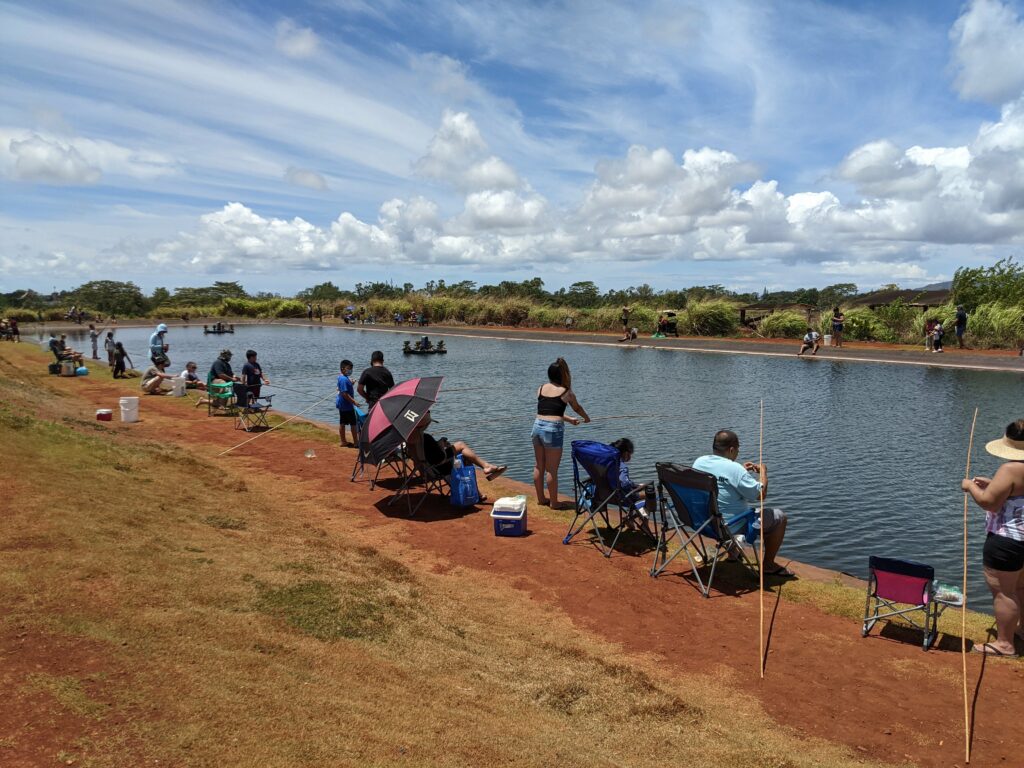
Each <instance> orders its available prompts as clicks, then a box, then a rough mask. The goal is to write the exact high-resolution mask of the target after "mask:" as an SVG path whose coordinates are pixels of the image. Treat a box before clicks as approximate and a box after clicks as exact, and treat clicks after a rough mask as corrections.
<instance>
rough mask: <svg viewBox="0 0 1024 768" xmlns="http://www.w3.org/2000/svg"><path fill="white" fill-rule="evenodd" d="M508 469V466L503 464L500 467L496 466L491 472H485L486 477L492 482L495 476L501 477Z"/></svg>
mask: <svg viewBox="0 0 1024 768" xmlns="http://www.w3.org/2000/svg"><path fill="white" fill-rule="evenodd" d="M507 469H508V467H507V466H505V465H504V464H502V465H501V466H500V467H495V468H494V469H493V470H491V471H490V472H485V473H484V477H485V478H487V482H491V480H493V479H494V478H496V477H501V475H503V474H504V473H505V470H507Z"/></svg>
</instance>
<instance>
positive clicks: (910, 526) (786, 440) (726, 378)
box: [70, 326, 1022, 609]
mask: <svg viewBox="0 0 1024 768" xmlns="http://www.w3.org/2000/svg"><path fill="white" fill-rule="evenodd" d="M236 329H237V332H236V333H235V334H234V335H233V336H212V335H211V336H204V335H203V332H202V329H201V328H188V329H181V328H172V329H171V331H170V333H169V334H168V340H169V342H170V344H171V353H170V354H171V358H172V360H173V361H174V365H173V366H172V370H174V371H175V372H176V371H178V370H180V369H181V368H183V367H184V364H185V362H186V361H187V360H195V361H196V362H198V363H199V368H200V372H204V371H206V370H208V367H209V365H210V363H211V362H212V361H213V359H214V357H215V356H216V354H217V352H218V351H219V350H220V349H221V348H223V347H230V348H231V349H232V351H233V352H234V354H235V358H234V359H235V361H238V362H239V366H238V367H240V363H241V361H243V360H244V356H243V355H244V352H245V350H246V349H247V348H253V349H255V350H257V351H258V352H259V356H260V360H261V362H262V364H263V368H264V371H265V372H266V373H267V375H268V376H269V377H270V380H271V381H272V382H274V383H275V384H279V385H283V386H286V387H289V388H291V389H294V390H297V391H298V392H292V391H284V390H277V394H276V396H275V398H274V405H275V407H277V408H280V409H281V410H286V411H290V412H293V413H295V412H298V411H300V410H302V409H304V408H306V407H308V406H309V405H310V404H312V403H313V402H315V401H316V400H318V399H319V398H321V397H323V396H325V395H329V394H331V393H332V392H333V391H334V378H335V376H336V375H337V371H338V362H339V361H340V360H341V359H342V358H349V359H351V360H352V361H353V362H354V363H355V372H356V376H358V374H359V372H360V371H361V370H362V368H363V367H365V366H366V365H368V364H369V358H370V353H371V352H372V351H373V350H374V349H382V350H383V351H384V353H385V362H386V364H387V365H388V367H389V368H390V369H391V371H392V372H393V373H394V375H395V379H396V381H401V380H402V379H406V378H411V377H414V376H433V375H443V376H445V382H444V386H443V388H442V396H441V401H440V402H439V403H438V404H437V406H436V407H435V410H434V413H435V416H436V418H437V420H438V421H439V422H440V423H439V424H438V425H437V426H436V427H435V430H434V431H435V434H437V436H440V435H441V434H445V435H446V436H448V437H449V438H452V439H455V438H459V439H464V440H466V441H467V442H469V443H470V444H471V445H473V446H474V447H477V448H478V449H479V450H480V452H481V453H482V454H483V455H484V456H485V457H486V458H487V459H488V460H490V461H493V462H495V463H501V464H508V466H509V472H508V474H509V476H511V477H513V478H515V479H517V480H522V481H525V482H530V479H531V471H532V468H533V450H532V448H531V445H530V438H529V435H530V427H531V424H532V421H533V414H534V407H535V403H536V400H535V398H536V390H537V387H538V386H539V385H540V384H541V383H542V381H543V380H544V377H545V371H546V369H547V366H548V364H549V363H550V362H551V361H552V360H553V359H554V358H555V357H556V356H557V355H563V356H565V358H566V359H567V360H568V361H569V363H570V365H571V367H572V371H573V384H574V389H575V390H576V392H577V394H578V396H579V399H580V402H581V403H582V404H583V405H584V407H585V408H586V409H587V410H588V411H589V413H590V415H591V416H592V417H594V418H597V419H598V420H597V421H596V422H595V423H593V424H591V425H586V426H580V427H571V426H568V427H567V428H566V430H567V431H566V437H567V440H568V439H582V438H586V439H592V440H602V441H611V440H614V439H616V438H618V437H623V436H626V437H630V438H631V439H632V440H633V442H634V443H635V444H636V448H637V450H636V455H635V457H634V458H633V461H632V467H631V470H632V474H633V476H634V478H636V479H640V480H643V479H652V478H653V475H654V463H655V462H656V461H679V462H684V463H689V462H691V461H692V460H693V459H694V458H696V457H697V456H699V455H700V454H702V453H706V452H709V451H710V447H711V439H712V436H713V435H714V433H715V431H716V430H718V429H722V428H727V429H733V430H735V431H736V432H737V433H738V434H739V436H740V441H741V448H740V451H741V459H750V460H756V459H757V448H758V404H759V402H760V400H761V399H762V398H763V399H764V402H765V425H764V458H765V461H766V462H767V464H768V469H769V478H770V482H769V490H770V497H769V502H770V503H771V505H772V506H779V507H783V508H784V509H786V510H787V512H788V513H789V516H790V526H789V531H788V533H787V540H786V544H785V549H784V554H788V555H790V556H792V557H794V558H796V559H798V560H802V561H805V562H809V563H814V564H816V565H820V566H823V567H826V568H832V569H836V570H842V571H847V572H849V573H852V574H855V575H859V576H863V575H864V574H865V571H866V565H867V558H868V555H869V554H885V555H892V556H898V557H908V558H913V559H919V560H923V561H925V562H928V563H931V564H933V565H934V566H935V567H936V569H937V571H938V573H939V575H940V577H941V578H943V579H947V580H950V581H954V582H959V574H960V570H961V564H960V552H961V546H962V540H961V525H962V513H963V506H962V505H963V501H962V499H963V496H962V494H961V492H960V490H959V481H960V478H961V477H962V476H963V472H964V462H965V459H966V452H967V437H968V431H969V429H970V423H971V415H972V412H973V409H974V407H975V406H976V405H977V406H980V408H981V412H980V413H979V416H978V428H977V440H976V443H977V444H979V445H982V444H984V442H985V441H986V440H989V439H992V438H994V437H996V436H998V435H999V434H1001V433H1002V430H1003V429H1004V428H1005V426H1006V424H1007V423H1008V422H1010V421H1011V420H1012V419H1014V418H1017V417H1019V416H1021V415H1022V414H1021V413H1020V412H1019V404H1018V403H1019V401H1018V400H1017V396H1018V391H1019V387H1020V380H1019V378H1018V376H1017V375H1015V374H1006V373H986V372H974V371H958V370H945V369H941V368H925V367H917V366H897V365H881V364H870V363H844V362H837V361H828V360H820V359H813V360H808V359H801V360H797V359H796V358H795V357H794V359H792V360H788V359H779V358H769V357H754V356H745V355H716V354H701V353H688V352H673V351H669V350H663V349H659V350H649V349H645V350H641V349H635V348H628V347H618V346H606V347H605V346H600V347H598V346H585V345H579V344H561V343H557V342H556V343H548V342H533V341H532V342H516V341H495V340H488V339H472V338H459V337H449V338H447V339H446V343H447V345H448V347H449V349H450V352H449V354H448V355H446V356H429V357H428V356H424V357H414V356H403V355H402V354H401V352H400V350H401V347H402V341H403V340H404V339H414V338H415V337H416V334H415V333H414V332H410V333H409V334H408V335H396V334H384V333H377V332H372V331H361V330H345V331H339V330H338V329H335V328H306V327H289V326H236ZM149 332H150V330H149V329H121V330H119V331H117V338H118V339H119V340H120V341H123V342H124V343H125V346H126V348H127V349H128V350H129V353H130V354H131V356H132V358H133V359H134V360H135V362H136V365H140V364H142V363H141V362H140V361H143V362H144V361H146V359H147V357H148V355H147V353H146V339H147V338H148V335H149ZM70 338H71V339H72V340H73V341H72V343H73V344H75V345H76V346H77V347H78V348H85V347H86V346H87V342H86V341H85V339H84V331H83V332H79V333H77V334H71V335H70ZM435 338H445V337H444V336H443V335H437V336H436V337H435ZM794 351H795V349H794ZM455 390H459V391H455ZM446 392H447V394H445V393H446ZM299 393H302V394H299ZM336 414H337V412H336V411H335V409H334V407H333V399H328V400H327V401H326V402H325V403H323V404H322V405H320V406H318V407H317V408H315V409H314V410H312V411H310V412H309V414H308V415H309V416H310V417H313V418H316V419H319V420H322V421H324V422H328V423H331V424H336V423H337V415H336ZM620 415H640V417H639V418H631V419H621V420H619V419H613V420H608V421H601V420H600V417H607V416H620ZM235 437H236V435H235V434H234V433H232V432H231V431H230V430H226V431H225V434H224V444H225V447H228V446H230V445H232V444H233V443H234V442H235ZM566 453H567V454H568V450H567V451H566ZM997 466H998V462H997V461H996V460H995V459H993V457H991V456H989V455H988V454H986V453H985V452H984V451H983V450H981V449H978V450H976V451H975V456H974V462H973V464H972V472H973V473H975V474H987V475H990V474H992V473H993V472H994V471H995V469H996V467H997ZM344 470H345V468H343V467H339V472H338V479H339V482H341V481H342V479H343V476H344V475H345V471H344ZM571 475H572V467H571V462H570V460H569V457H568V455H566V456H565V458H564V459H563V463H562V471H561V474H560V480H561V483H560V485H561V488H562V491H563V493H565V492H569V491H571V486H570V483H571ZM970 509H971V524H970V532H971V535H972V541H971V543H970V549H971V558H972V559H971V563H972V565H971V569H970V572H971V580H970V584H969V595H970V597H971V598H972V600H973V601H975V602H974V607H975V608H977V609H982V608H985V609H987V608H988V606H989V604H990V598H989V595H988V592H987V590H986V589H985V588H984V585H983V583H982V581H981V545H982V539H983V536H984V518H983V513H982V512H981V511H980V510H978V508H977V507H976V506H974V505H973V504H972V506H971V508H970Z"/></svg>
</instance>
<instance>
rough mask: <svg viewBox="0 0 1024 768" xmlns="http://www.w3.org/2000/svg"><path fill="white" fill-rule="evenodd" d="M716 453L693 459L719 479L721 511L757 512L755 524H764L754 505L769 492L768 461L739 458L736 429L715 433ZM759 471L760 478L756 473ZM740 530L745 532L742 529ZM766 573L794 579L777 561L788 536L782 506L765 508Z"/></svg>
mask: <svg viewBox="0 0 1024 768" xmlns="http://www.w3.org/2000/svg"><path fill="white" fill-rule="evenodd" d="M712 451H713V453H712V454H711V455H708V456H701V457H700V458H699V459H697V460H696V461H695V462H693V468H694V469H697V470H700V471H701V472H707V473H708V474H710V475H714V476H715V477H716V478H718V511H719V512H721V513H722V516H723V517H724V518H725V519H726V520H728V519H729V518H731V517H733V516H735V515H741V514H743V513H744V512H752V513H753V527H754V529H757V527H758V526H759V525H760V520H759V519H758V513H757V510H756V509H754V508H752V507H751V505H752V504H755V503H756V502H757V501H758V499H759V498H761V497H762V496H764V497H767V495H768V468H767V467H766V466H765V465H764V464H754V463H752V462H749V461H748V462H746V463H744V464H740V463H739V462H737V461H736V458H737V457H738V456H739V452H740V439H739V437H738V436H737V435H736V433H735V432H730V431H729V430H727V429H723V430H721V431H720V432H718V433H717V434H716V435H715V440H714V443H713V444H712ZM754 473H756V475H757V476H756V477H755V475H754ZM738 533H742V532H741V531H739V532H738ZM763 535H764V563H763V567H764V573H765V575H766V576H776V577H779V578H785V579H791V578H793V577H794V576H795V574H794V573H793V572H792V571H790V570H789V569H788V568H786V567H785V566H784V565H780V564H779V563H777V562H775V557H776V555H777V554H778V552H779V548H780V547H781V546H782V539H783V538H784V537H785V535H786V515H785V513H783V511H782V510H781V509H770V508H769V507H765V509H764V531H763Z"/></svg>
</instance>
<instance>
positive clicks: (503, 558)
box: [0, 367, 1024, 766]
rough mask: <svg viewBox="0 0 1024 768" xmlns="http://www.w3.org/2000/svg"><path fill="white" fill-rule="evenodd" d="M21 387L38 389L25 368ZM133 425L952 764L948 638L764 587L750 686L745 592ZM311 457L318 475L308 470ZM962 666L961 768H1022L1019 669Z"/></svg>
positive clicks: (189, 415) (539, 531)
mask: <svg viewBox="0 0 1024 768" xmlns="http://www.w3.org/2000/svg"><path fill="white" fill-rule="evenodd" d="M21 373H22V374H23V375H24V376H26V377H30V376H34V375H37V374H36V373H35V372H34V371H32V372H29V371H28V370H27V368H24V367H23V368H22V370H21ZM50 382H52V385H53V386H54V387H56V388H57V389H58V390H59V392H61V393H62V394H63V395H64V396H65V397H66V401H65V406H64V408H65V409H66V411H67V413H68V415H69V416H72V417H74V418H77V419H90V418H91V416H92V412H93V409H95V408H99V407H112V405H111V404H114V405H116V403H117V398H118V397H119V396H121V395H123V394H124V393H125V391H124V388H123V387H122V386H119V385H118V384H117V383H115V382H109V381H104V380H100V379H99V377H90V378H88V379H67V380H56V379H52V380H50ZM50 382H48V383H50ZM141 413H142V421H141V422H140V423H138V424H132V425H127V424H125V425H122V424H118V423H114V424H112V425H111V426H110V427H109V429H110V430H111V431H112V432H114V433H122V432H131V433H135V434H138V435H141V436H144V437H146V438H147V439H150V440H159V441H162V442H165V443H167V444H173V445H176V446H181V447H182V448H184V449H186V450H188V451H189V452H190V453H191V454H193V455H194V456H196V457H197V458H198V459H199V460H200V461H202V462H204V463H211V464H218V465H224V466H226V467H227V469H226V471H230V473H232V474H233V475H237V474H238V473H243V474H244V475H248V476H251V477H262V478H272V479H273V483H274V485H275V487H276V489H277V490H278V491H281V492H286V493H287V494H288V495H290V496H292V497H294V498H297V499H306V500H317V502H318V504H317V505H316V506H314V507H312V508H311V507H310V506H308V505H307V506H303V507H301V508H297V509H294V510H292V509H282V510H280V514H281V515H288V516H294V520H292V522H294V523H296V524H301V525H307V526H316V527H317V528H319V529H323V530H324V531H325V532H326V534H325V535H328V536H332V537H339V538H344V537H345V536H346V535H347V532H348V531H351V530H353V529H354V528H355V529H359V530H361V531H364V532H369V533H370V534H371V535H375V536H379V537H382V538H386V539H387V540H388V541H390V542H395V543H396V546H398V547H399V548H400V549H401V550H403V551H405V552H407V553H409V556H410V557H414V558H416V557H419V558H423V557H426V558H428V559H429V560H430V561H431V562H433V563H435V565H434V566H433V568H434V570H435V572H437V573H439V574H442V575H444V574H447V573H451V574H457V573H458V574H465V573H467V572H468V573H469V574H479V577H480V578H486V579H498V580H500V581H501V582H504V583H505V584H507V585H509V586H510V587H512V588H513V589H514V590H515V592H516V594H517V595H518V597H516V598H515V599H522V600H527V601H530V602H531V603H534V604H537V605H540V606H543V607H544V608H545V609H546V610H549V611H552V612H553V615H557V616H559V617H565V618H568V619H569V620H571V622H572V623H573V624H574V625H575V626H576V627H578V628H579V631H580V632H581V633H584V634H586V635H587V636H591V637H596V638H600V639H603V640H605V641H610V642H612V643H615V644H617V645H618V646H619V647H621V648H622V649H623V651H624V652H625V653H627V654H629V655H631V656H635V655H642V656H646V657H648V658H651V659H653V660H654V663H656V664H657V665H658V666H659V667H661V668H662V669H665V670H668V671H669V672H671V673H675V674H680V675H682V674H687V673H695V672H701V673H705V672H707V673H711V674H712V675H714V676H715V677H716V678H717V679H719V680H720V682H721V684H722V685H724V686H726V687H728V688H729V689H734V690H739V691H742V692H744V693H746V694H749V695H750V696H752V697H754V698H755V699H756V700H757V701H759V702H760V703H761V704H762V705H763V708H764V710H765V712H766V713H767V714H768V715H769V716H770V717H771V718H774V720H775V721H776V722H778V723H780V724H782V725H785V726H788V727H790V728H792V729H793V730H794V731H795V732H797V733H798V734H802V735H805V736H813V737H820V738H822V739H825V740H827V741H830V742H836V743H840V744H844V745H848V746H849V747H850V748H851V749H853V750H854V753H855V754H862V755H863V756H864V757H865V759H871V760H885V761H890V762H893V763H902V762H905V761H908V760H909V761H911V762H914V763H916V764H920V765H927V766H948V765H954V764H959V763H960V762H961V761H962V757H963V745H962V736H961V734H962V728H963V703H962V699H961V692H960V690H961V689H960V664H961V661H960V654H959V652H958V649H959V640H958V639H957V638H952V637H944V638H942V641H941V642H940V645H939V648H937V649H935V650H933V651H931V652H928V653H924V652H922V651H921V649H920V646H919V645H918V638H919V635H914V634H906V633H903V632H888V631H883V632H882V633H881V634H879V633H878V631H877V630H876V632H875V633H874V634H873V636H872V637H870V638H867V639H862V638H861V636H860V624H859V622H857V621H855V620H851V619H850V618H844V617H840V616H834V615H830V614H828V613H825V612H822V611H821V610H819V609H818V608H817V607H814V606H813V605H809V604H804V603H794V602H792V601H790V600H789V599H788V598H787V587H786V586H785V585H775V589H774V591H773V592H772V593H770V594H768V595H766V600H765V602H766V609H767V612H768V629H769V650H768V656H767V667H766V673H765V678H764V679H763V680H761V679H759V677H758V673H757V663H758V650H757V648H758V646H757V642H758V640H757V638H758V615H759V613H758V611H759V608H758V593H757V591H756V589H753V588H751V587H750V586H748V585H744V582H743V580H742V579H738V580H732V581H725V582H723V587H724V590H723V591H718V590H716V591H715V592H713V593H712V598H711V599H709V600H704V599H702V598H701V597H700V595H699V593H698V592H697V590H696V589H695V588H694V586H693V584H692V582H690V581H689V580H688V579H687V574H686V571H687V569H686V568H684V567H683V565H682V563H681V562H680V561H677V562H679V563H680V564H679V568H678V569H676V572H674V573H672V574H668V575H666V576H663V577H661V578H659V579H656V580H654V579H651V578H650V577H649V576H648V575H647V569H648V565H649V563H648V557H649V555H646V554H645V555H644V556H643V557H633V556H628V555H625V554H621V553H616V554H615V555H614V556H613V557H612V558H611V559H607V560H606V559H604V558H602V557H601V556H600V554H599V553H598V552H597V551H596V550H595V549H594V548H593V547H592V546H590V545H588V544H587V543H585V542H582V541H580V542H578V543H574V544H572V545H570V546H565V545H563V544H562V535H563V534H564V530H565V525H566V524H567V520H568V518H566V520H562V521H556V520H554V519H550V518H548V517H546V516H538V515H535V516H533V517H531V525H530V528H531V535H529V536H527V537H525V538H522V539H504V538H496V537H494V536H493V535H492V531H491V521H490V519H489V518H488V517H487V515H486V508H481V509H479V510H477V511H475V512H470V513H469V514H463V513H457V512H455V511H453V510H452V508H451V507H450V506H448V505H447V503H446V502H444V501H443V500H429V501H427V502H426V503H425V504H424V506H423V507H422V509H421V511H420V513H419V514H418V515H417V516H416V517H414V518H411V519H410V518H407V517H405V515H404V509H403V507H401V506H400V505H395V506H389V505H388V503H387V502H388V499H389V496H390V490H389V489H388V487H387V484H386V487H383V488H382V487H377V488H375V489H373V490H371V489H370V488H369V486H368V484H367V483H350V482H349V472H350V470H351V467H352V463H353V460H354V452H352V451H348V450H342V449H340V448H337V447H335V446H333V445H329V444H326V443H324V442H320V441H315V442H311V440H310V439H309V438H304V437H302V436H301V435H295V434H289V433H287V432H275V433H273V434H269V435H267V436H265V437H263V438H260V439H258V440H256V441H254V442H252V443H250V444H249V445H247V446H245V447H244V448H243V449H240V450H238V451H236V452H234V453H231V454H229V455H228V456H226V457H223V458H217V454H218V453H219V452H221V451H223V450H224V449H225V448H228V447H230V446H231V445H233V444H235V443H237V442H240V441H241V439H242V437H244V435H242V433H239V432H235V431H233V430H232V429H231V428H230V425H229V424H228V423H227V421H226V420H223V419H216V418H207V417H206V415H205V411H201V410H192V409H186V408H183V407H182V403H181V402H179V401H173V400H171V399H169V398H144V399H143V403H142V408H141ZM310 446H314V447H315V450H316V451H317V454H318V456H317V458H316V459H315V460H310V459H307V458H306V457H305V450H306V448H308V447H310ZM484 485H486V484H484ZM494 486H497V487H496V488H488V489H487V490H488V492H489V493H490V494H491V495H492V497H493V496H496V495H500V494H501V492H502V490H503V489H504V490H505V491H506V492H508V491H510V490H511V491H516V490H518V489H517V488H515V487H514V486H513V485H511V484H507V483H505V482H504V481H498V482H496V483H494ZM335 510H344V513H343V514H338V513H336V512H335ZM680 560H682V559H680ZM453 578H454V576H453ZM26 658H28V657H26ZM968 662H969V663H968V669H969V675H970V685H971V695H972V699H973V709H974V721H975V723H976V726H975V735H974V752H973V759H972V763H971V764H972V765H977V766H994V765H1013V764H1018V763H1019V759H1020V755H1022V754H1024V729H1022V728H1021V727H1020V724H1021V721H1022V717H1024V664H1022V663H1020V662H1013V661H997V660H989V659H984V660H983V659H982V658H981V657H977V656H974V657H971V658H969V659H968ZM5 663H7V664H9V663H11V662H10V661H9V660H8V661H6V662H5ZM736 727H737V728H740V729H741V728H742V727H743V726H742V724H741V723H737V725H736ZM0 757H2V752H0ZM787 764H788V763H787Z"/></svg>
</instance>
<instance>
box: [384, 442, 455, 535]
mask: <svg viewBox="0 0 1024 768" xmlns="http://www.w3.org/2000/svg"><path fill="white" fill-rule="evenodd" d="M404 456H405V461H406V464H405V474H404V476H403V478H402V484H401V486H399V488H398V490H397V491H395V494H394V496H392V497H391V498H390V499H389V500H388V506H391V505H392V504H394V503H395V502H396V501H398V500H399V499H402V498H404V499H405V503H406V506H407V507H408V509H409V517H412V516H413V515H415V514H416V513H417V512H419V510H420V507H422V506H423V502H425V501H426V500H427V499H428V498H429V497H430V495H431V494H437V495H440V496H444V497H445V498H447V497H448V496H449V495H450V494H451V476H450V475H449V474H443V473H442V472H441V470H440V468H439V467H438V466H435V465H433V464H431V463H430V462H428V461H427V460H426V457H425V456H424V455H423V443H422V442H420V443H418V444H416V445H412V444H410V443H406V445H405V452H404ZM461 457H462V454H461V453H460V454H458V455H457V456H455V457H454V459H453V461H454V460H458V459H460V458H461ZM446 463H447V462H446ZM417 490H419V491H422V493H423V495H422V496H421V497H420V500H419V501H417V502H416V503H415V504H413V501H412V493H413V492H414V491H417Z"/></svg>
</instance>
